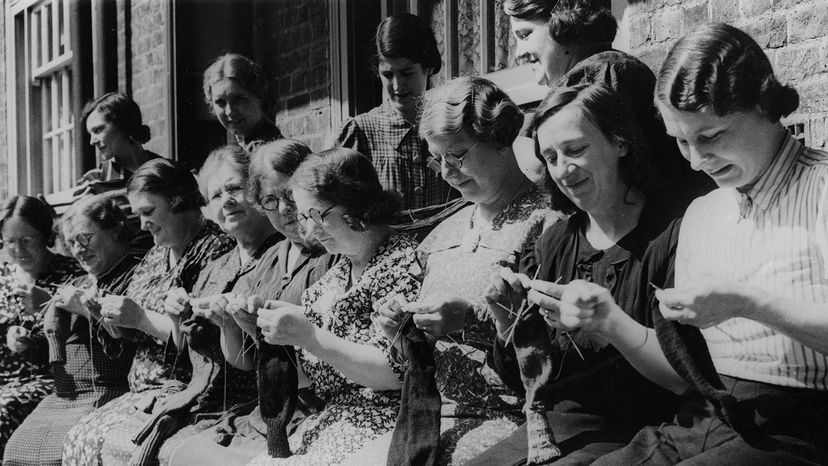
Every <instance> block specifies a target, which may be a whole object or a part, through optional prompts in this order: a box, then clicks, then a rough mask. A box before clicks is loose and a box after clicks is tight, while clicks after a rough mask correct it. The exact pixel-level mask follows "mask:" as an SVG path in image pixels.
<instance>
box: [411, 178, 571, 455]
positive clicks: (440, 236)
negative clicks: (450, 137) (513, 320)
mask: <svg viewBox="0 0 828 466" xmlns="http://www.w3.org/2000/svg"><path fill="white" fill-rule="evenodd" d="M560 218H561V216H560V214H558V213H557V212H555V211H553V210H552V209H551V208H549V196H548V195H547V194H544V193H543V192H541V190H539V189H538V188H536V187H532V188H531V189H529V190H527V191H525V192H523V193H522V194H520V195H519V196H517V197H516V198H515V199H514V200H513V201H512V202H510V203H509V205H508V206H506V208H504V209H503V211H502V212H500V213H499V214H498V215H497V216H496V217H495V218H494V219H493V220H492V222H491V223H489V222H485V221H484V220H482V219H481V218H480V217H479V216H478V215H477V207H476V206H470V207H466V208H465V209H463V210H461V211H460V212H458V213H456V214H454V215H453V216H452V217H450V218H448V219H447V220H446V221H444V222H443V223H441V224H440V225H438V226H437V228H435V229H434V231H433V232H432V233H431V234H430V235H429V236H428V237H427V238H426V239H425V240H424V241H423V243H422V244H421V245H420V247H419V249H418V253H419V254H420V255H421V260H422V262H424V263H425V264H426V267H425V279H424V280H423V286H422V290H421V291H420V299H422V298H424V297H428V296H430V295H434V294H438V293H448V294H451V295H455V296H460V297H463V298H465V299H468V300H471V301H472V302H474V303H475V306H474V312H473V313H469V314H468V315H467V316H466V324H465V328H464V331H463V335H462V338H460V339H458V338H457V337H451V336H450V337H447V338H442V339H440V340H439V341H438V342H437V345H436V347H435V354H436V357H437V387H438V388H439V389H440V393H441V395H442V397H443V409H442V416H443V417H444V418H457V419H456V424H455V425H454V427H453V428H452V429H450V430H448V431H447V432H445V433H444V434H443V436H442V437H441V440H440V442H441V447H442V448H443V450H444V451H443V457H442V458H441V459H440V463H441V464H447V463H453V464H462V463H463V462H464V461H466V460H468V459H470V458H472V457H474V456H475V455H476V454H477V453H479V452H480V451H482V450H483V449H485V448H486V447H488V446H491V445H492V444H494V443H495V442H497V441H499V440H500V439H502V438H503V437H505V436H506V435H508V434H509V433H510V431H511V430H512V429H514V428H515V427H517V424H516V422H517V421H519V420H520V419H521V418H522V416H521V415H520V410H521V400H519V399H518V398H517V397H516V396H514V394H513V393H511V392H510V391H509V390H508V389H507V388H506V387H505V386H504V385H503V383H502V382H501V381H500V379H499V378H498V377H497V374H495V373H494V371H492V370H491V368H489V367H488V366H487V365H486V352H487V350H488V349H489V348H491V345H492V344H493V343H494V340H495V338H496V335H497V333H496V330H495V327H494V323H493V322H492V319H491V317H490V316H489V315H488V311H487V306H486V305H485V303H484V301H483V299H482V296H483V292H484V291H485V288H486V286H487V284H488V283H489V275H490V274H491V273H492V271H493V270H495V268H496V267H499V266H506V267H512V268H513V269H517V264H518V261H519V255H520V252H521V251H522V250H523V249H524V248H525V247H526V245H528V244H531V243H533V242H534V241H535V239H536V238H537V237H538V235H540V233H541V232H542V231H543V229H544V228H545V227H546V226H548V225H550V224H552V223H554V222H556V221H558V220H559V219H560ZM494 419H502V420H503V421H508V422H507V424H508V426H509V427H508V428H504V426H503V425H502V423H497V424H491V425H493V426H495V425H496V426H497V429H495V430H490V431H489V432H481V431H480V430H479V429H478V430H476V431H474V432H475V433H474V435H475V436H477V440H476V442H475V444H474V445H468V444H466V443H465V442H464V441H462V438H463V437H464V435H466V434H468V433H469V432H471V431H473V430H474V429H477V428H479V427H480V426H481V424H482V423H483V422H484V421H486V420H494ZM444 422H446V421H444ZM458 442H460V443H461V444H464V445H467V446H465V447H462V448H460V449H457V448H456V445H457V444H458ZM447 455H452V456H451V458H450V459H449V458H448V457H447Z"/></svg>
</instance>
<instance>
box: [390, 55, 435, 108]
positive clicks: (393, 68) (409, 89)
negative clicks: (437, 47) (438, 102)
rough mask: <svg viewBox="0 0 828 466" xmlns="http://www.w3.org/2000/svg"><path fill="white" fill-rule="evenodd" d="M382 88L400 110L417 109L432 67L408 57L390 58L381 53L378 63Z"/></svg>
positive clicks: (392, 103)
mask: <svg viewBox="0 0 828 466" xmlns="http://www.w3.org/2000/svg"><path fill="white" fill-rule="evenodd" d="M377 71H378V72H379V77H380V81H381V82H382V89H383V91H384V92H385V94H386V95H387V96H388V99H389V100H390V101H391V105H393V106H394V108H395V109H396V110H397V111H398V112H400V113H403V114H405V113H408V112H411V111H413V110H415V109H416V105H417V102H418V101H419V99H420V97H422V95H423V93H424V92H425V90H426V86H427V85H428V77H429V75H430V74H431V72H430V71H431V70H430V69H424V68H423V66H422V65H421V64H420V63H414V62H413V61H411V60H409V59H408V58H388V57H383V56H382V55H380V57H379V63H378V65H377Z"/></svg>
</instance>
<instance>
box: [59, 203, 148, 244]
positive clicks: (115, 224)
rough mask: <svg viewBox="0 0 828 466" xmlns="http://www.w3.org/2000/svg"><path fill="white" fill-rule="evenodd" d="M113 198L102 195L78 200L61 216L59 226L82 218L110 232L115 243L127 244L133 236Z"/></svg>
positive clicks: (124, 216)
mask: <svg viewBox="0 0 828 466" xmlns="http://www.w3.org/2000/svg"><path fill="white" fill-rule="evenodd" d="M113 197H114V196H113V195H112V194H109V193H104V194H96V195H93V196H89V197H85V198H83V199H81V200H79V201H78V202H76V203H75V204H73V205H72V206H71V207H70V208H69V210H68V211H67V212H66V213H65V214H63V218H62V219H61V225H66V224H69V223H70V222H73V221H75V220H76V219H77V218H78V217H80V216H83V217H85V218H87V219H89V220H90V221H92V222H94V223H95V225H97V226H98V228H100V229H101V230H104V231H109V232H112V236H113V237H114V238H115V241H117V242H119V243H121V244H129V243H130V242H132V239H133V237H134V234H133V232H132V230H130V228H129V224H128V223H127V218H126V215H125V214H124V212H123V211H122V210H121V208H120V207H119V205H118V202H117V201H115V199H114V198H113Z"/></svg>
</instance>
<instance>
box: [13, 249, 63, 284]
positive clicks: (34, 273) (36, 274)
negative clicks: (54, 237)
mask: <svg viewBox="0 0 828 466" xmlns="http://www.w3.org/2000/svg"><path fill="white" fill-rule="evenodd" d="M54 257H55V253H53V252H52V251H49V250H48V249H47V250H46V252H45V253H44V254H43V256H42V258H41V259H40V260H39V261H38V262H37V263H36V264H34V267H32V268H31V270H30V271H24V272H26V274H28V275H29V276H30V277H31V278H32V282H34V281H36V280H37V279H38V278H40V276H41V275H43V272H45V271H46V269H48V268H49V264H51V263H52V258H54ZM21 270H22V269H21Z"/></svg>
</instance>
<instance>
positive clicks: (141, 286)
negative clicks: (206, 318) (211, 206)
mask: <svg viewBox="0 0 828 466" xmlns="http://www.w3.org/2000/svg"><path fill="white" fill-rule="evenodd" d="M234 246H235V243H234V241H233V239H232V238H230V237H229V236H227V235H225V234H224V233H222V232H221V230H220V229H219V228H218V226H216V224H215V223H213V222H210V221H206V222H205V225H204V227H203V228H202V229H201V231H200V232H199V234H198V235H197V236H196V237H195V238H194V239H193V240H192V241H191V242H190V244H189V246H187V249H186V250H185V251H184V254H183V255H182V257H181V259H180V260H179V261H178V263H177V264H176V265H175V266H172V265H171V264H170V261H169V257H170V249H169V248H168V247H164V246H154V247H153V248H152V249H150V250H149V252H147V255H146V256H144V259H143V260H142V261H141V263H140V264H139V265H138V268H137V270H136V271H135V275H134V277H133V280H132V283H130V285H129V287H128V288H127V292H126V296H128V297H130V298H131V299H132V300H134V301H135V302H136V303H138V304H140V305H141V306H142V307H143V308H144V309H145V310H146V311H147V312H158V313H164V296H165V294H166V292H167V291H168V290H170V289H172V288H175V287H178V286H181V287H183V288H184V289H186V290H188V291H191V290H192V289H193V286H194V285H195V283H196V280H197V279H198V275H199V272H200V271H201V270H202V269H203V268H204V267H206V266H207V264H209V263H210V262H211V261H213V260H215V259H216V258H218V257H220V256H221V255H223V254H225V253H227V252H228V251H230V249H232V248H233V247H234ZM129 333H131V334H133V335H135V334H136V333H137V332H129ZM135 339H136V342H137V344H138V347H137V350H136V352H135V359H134V360H133V362H132V368H131V369H130V372H129V376H128V381H129V386H130V392H129V393H126V394H124V395H122V396H120V397H118V398H116V399H114V400H112V401H110V402H109V403H107V404H105V405H104V406H102V407H100V408H98V409H96V410H95V411H92V412H91V413H89V414H88V415H87V416H85V417H84V418H83V419H81V420H80V421H79V422H78V423H77V424H76V425H75V427H73V428H72V429H71V430H70V431H69V433H68V434H67V436H66V440H65V441H64V443H63V464H65V465H78V466H91V465H95V464H101V456H100V454H101V446H102V444H103V441H104V437H105V436H109V435H115V433H114V432H113V431H114V430H115V429H116V427H117V426H119V425H120V424H121V423H122V422H123V420H124V419H125V418H128V417H129V416H131V415H132V414H133V413H135V412H137V410H139V409H146V408H149V407H151V406H152V404H153V403H154V401H155V398H156V397H157V396H158V395H160V394H166V393H173V392H176V391H178V390H181V389H182V388H183V387H184V386H186V381H187V380H189V377H190V368H189V364H188V358H187V357H186V355H183V356H182V354H181V352H180V351H177V349H176V348H175V345H174V344H173V343H172V342H171V341H162V340H158V339H156V338H153V337H150V336H147V335H144V334H143V333H142V334H140V335H137V336H136V337H135Z"/></svg>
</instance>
